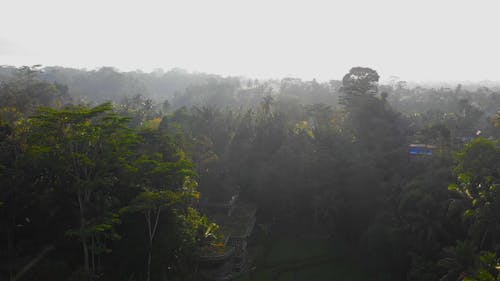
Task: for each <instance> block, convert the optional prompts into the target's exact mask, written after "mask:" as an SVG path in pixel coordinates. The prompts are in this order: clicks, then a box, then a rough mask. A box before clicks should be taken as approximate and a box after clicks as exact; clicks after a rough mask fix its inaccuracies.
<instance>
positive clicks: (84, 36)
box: [0, 0, 500, 83]
mask: <svg viewBox="0 0 500 281" xmlns="http://www.w3.org/2000/svg"><path fill="white" fill-rule="evenodd" d="M374 2H375V1H357V2H353V1H333V2H332V3H328V2H326V1H272V2H270V1H269V2H268V1H252V2H248V1H210V2H208V1H166V2H159V1H141V2H135V1H106V2H98V1H74V2H71V3H70V2H69V1H58V0H49V1H43V2H38V1H16V2H14V1H11V2H8V3H4V9H3V10H4V11H5V13H4V15H3V16H2V17H1V18H0V24H2V26H9V28H8V29H7V28H6V29H4V30H2V31H0V65H13V66H21V65H34V64H42V65H43V66H63V67H73V68H87V69H95V68H99V67H101V66H111V67H115V68H117V69H119V70H120V71H133V70H138V69H140V70H142V71H145V72H150V71H152V70H154V69H157V68H161V69H164V70H169V69H172V68H182V69H185V70H187V71H189V72H203V73H213V74H219V75H223V76H244V77H249V78H257V79H279V78H283V77H298V78H302V79H304V80H310V79H313V78H316V79H318V80H320V81H325V80H330V79H341V78H342V76H343V75H344V74H345V73H347V71H348V70H349V69H350V68H351V67H353V66H367V67H371V68H373V69H375V70H377V71H378V72H379V74H380V75H381V80H383V81H387V80H389V78H390V77H391V76H397V77H399V78H400V79H402V80H406V81H412V82H417V83H418V82H429V83H432V82H447V83H456V82H468V81H470V82H481V81H500V76H499V75H498V74H497V70H496V67H497V65H500V56H498V55H497V50H499V49H500V42H499V40H498V39H496V38H495V33H496V30H495V27H497V26H500V18H498V17H496V16H495V11H496V9H495V8H496V5H495V2H494V1H477V2H470V1H449V0H446V1H439V2H436V1H429V0H425V1H419V2H407V1H392V0H391V1H389V0H384V1H376V3H374Z"/></svg>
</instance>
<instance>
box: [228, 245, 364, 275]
mask: <svg viewBox="0 0 500 281" xmlns="http://www.w3.org/2000/svg"><path fill="white" fill-rule="evenodd" d="M266 245H267V246H264V245H262V246H260V247H261V249H260V251H259V253H258V256H257V258H256V261H255V268H254V269H253V270H252V271H251V272H249V273H247V274H245V275H243V276H240V277H239V278H237V279H235V280H234V281H324V280H331V281H358V280H359V281H362V280H367V279H369V278H368V274H367V273H366V272H365V271H364V270H363V269H361V268H360V267H359V265H356V263H355V262H352V259H351V258H350V257H349V256H350V255H349V254H348V252H347V248H346V247H345V246H344V245H343V244H342V243H334V242H333V241H331V240H330V239H304V238H294V237H287V238H274V239H273V242H268V243H266Z"/></svg>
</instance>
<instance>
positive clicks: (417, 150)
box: [408, 144, 437, 156]
mask: <svg viewBox="0 0 500 281" xmlns="http://www.w3.org/2000/svg"><path fill="white" fill-rule="evenodd" d="M436 148H437V146H435V145H429V144H410V145H409V146H408V154H409V155H410V156H418V155H432V154H433V152H434V150H435V149H436Z"/></svg>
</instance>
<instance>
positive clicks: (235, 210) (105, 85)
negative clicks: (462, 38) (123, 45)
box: [0, 65, 500, 281]
mask: <svg viewBox="0 0 500 281" xmlns="http://www.w3.org/2000/svg"><path fill="white" fill-rule="evenodd" d="M381 74H382V73H378V72H377V71H376V69H373V68H370V67H363V66H353V67H352V68H351V69H346V70H345V75H344V76H341V77H337V78H335V79H334V80H330V81H316V80H310V81H308V80H302V79H299V78H282V79H252V78H251V77H239V76H234V77H231V76H227V77H226V76H221V75H216V74H208V73H197V72H188V71H185V70H182V69H178V68H176V69H171V70H168V71H164V70H160V69H158V70H155V71H153V72H150V73H147V72H142V71H132V72H122V71H119V70H118V69H116V68H112V67H102V68H99V69H95V70H86V69H76V68H68V67H59V66H45V67H43V66H40V65H34V66H22V67H14V66H1V67H0V237H2V238H1V239H0V243H1V244H0V280H11V281H14V280H16V281H17V280H26V281H28V280H33V281H38V280H40V281H41V280H54V281H58V280H61V281H63V280H74V281H84V280H85V281H90V280H96V281H97V280H105V281H108V280H109V281H114V280H116V281H118V280H137V281H156V280H158V281H166V280H193V281H197V280H200V281H205V280H214V281H215V280H217V281H219V280H235V281H271V280H272V281H287V280H354V281H355V280H386V281H392V280H408V281H432V280H436V281H437V280H443V281H455V280H468V281H472V280H477V281H494V280H500V274H499V273H500V272H499V270H500V259H499V255H500V239H499V237H500V142H499V138H500V84H498V83H495V82H477V83H475V82H474V83H473V82H468V83H465V82H464V83H463V84H460V83H450V82H442V83H434V82H433V83H422V84H418V83H415V82H411V81H404V80H401V79H399V78H397V77H392V78H391V79H389V80H388V81H385V82H381V81H380V75H381Z"/></svg>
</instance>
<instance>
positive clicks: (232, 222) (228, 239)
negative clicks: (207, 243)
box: [198, 193, 257, 281]
mask: <svg viewBox="0 0 500 281" xmlns="http://www.w3.org/2000/svg"><path fill="white" fill-rule="evenodd" d="M238 199H239V195H238V193H236V194H235V195H233V196H231V197H230V198H229V200H227V201H224V202H217V201H210V200H207V201H205V202H202V203H201V206H200V207H201V209H202V210H203V212H204V213H205V214H206V215H207V216H208V217H209V218H210V219H211V220H212V221H214V222H216V223H217V224H218V225H219V227H220V231H221V233H222V240H221V241H219V243H217V244H215V245H212V246H211V247H207V248H206V249H204V251H203V252H202V253H200V255H199V258H198V261H199V266H200V271H199V272H200V275H201V276H203V277H204V278H205V279H207V280H218V281H219V280H230V279H232V278H233V277H235V276H236V275H239V274H241V273H243V272H245V270H246V269H247V268H248V261H247V242H248V238H249V237H250V235H251V233H252V231H253V228H254V225H255V220H256V218H255V214H256V211H257V206H256V205H255V204H251V203H246V202H241V201H240V200H238Z"/></svg>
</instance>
